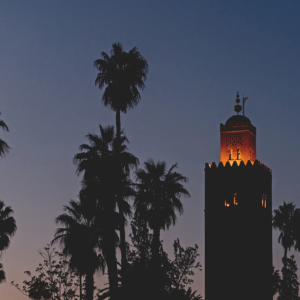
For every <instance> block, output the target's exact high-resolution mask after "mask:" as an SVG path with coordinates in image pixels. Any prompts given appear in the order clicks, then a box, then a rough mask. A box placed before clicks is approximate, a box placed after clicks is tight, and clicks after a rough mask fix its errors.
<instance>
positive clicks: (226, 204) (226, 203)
mask: <svg viewBox="0 0 300 300" xmlns="http://www.w3.org/2000/svg"><path fill="white" fill-rule="evenodd" d="M225 206H227V207H229V206H230V204H229V203H228V202H227V200H226V198H225Z"/></svg>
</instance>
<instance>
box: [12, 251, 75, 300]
mask: <svg viewBox="0 0 300 300" xmlns="http://www.w3.org/2000/svg"><path fill="white" fill-rule="evenodd" d="M39 254H40V256H41V257H42V258H43V262H42V263H40V264H39V266H38V267H37V268H36V270H35V272H36V275H32V274H31V272H30V271H26V272H24V273H25V274H26V275H27V276H29V280H25V281H23V287H22V288H21V287H20V286H19V285H18V284H15V283H14V282H13V281H12V282H11V283H12V285H14V286H15V287H16V288H17V289H18V290H19V291H20V292H21V293H22V294H23V295H25V296H27V297H28V298H30V299H35V300H46V299H51V300H78V299H79V297H78V286H79V276H78V273H76V272H74V271H73V270H72V269H71V268H70V260H69V259H67V258H66V257H65V256H64V254H63V253H60V252H57V251H55V249H54V248H50V246H47V247H45V248H44V250H43V251H39Z"/></svg>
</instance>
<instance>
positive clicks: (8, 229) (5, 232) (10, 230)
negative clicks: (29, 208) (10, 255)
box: [0, 200, 17, 283]
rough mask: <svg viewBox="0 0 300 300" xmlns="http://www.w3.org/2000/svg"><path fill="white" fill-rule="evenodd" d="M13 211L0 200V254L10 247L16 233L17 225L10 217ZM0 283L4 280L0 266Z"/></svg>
mask: <svg viewBox="0 0 300 300" xmlns="http://www.w3.org/2000/svg"><path fill="white" fill-rule="evenodd" d="M13 212H14V211H13V210H12V209H11V207H10V206H5V204H4V202H3V201H1V200H0V254H1V253H2V251H4V250H6V249H7V248H8V247H9V245H10V239H11V237H12V236H13V235H14V234H15V233H16V231H17V225H16V221H15V219H14V217H13V216H12V214H13ZM0 267H1V268H0V283H1V282H2V281H4V280H5V273H4V271H3V269H2V265H1V264H0Z"/></svg>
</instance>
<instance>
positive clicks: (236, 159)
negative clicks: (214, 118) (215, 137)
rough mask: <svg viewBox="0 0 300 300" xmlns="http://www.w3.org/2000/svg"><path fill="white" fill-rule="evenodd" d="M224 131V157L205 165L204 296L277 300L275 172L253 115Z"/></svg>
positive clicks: (235, 120) (219, 299)
mask: <svg viewBox="0 0 300 300" xmlns="http://www.w3.org/2000/svg"><path fill="white" fill-rule="evenodd" d="M238 102H239V99H238V98H237V103H238ZM235 111H236V112H237V113H239V112H240V111H241V106H240V105H239V104H237V105H236V106H235ZM220 134H221V151H220V157H221V161H220V163H219V164H218V165H217V164H216V163H212V164H211V165H210V164H206V165H205V300H253V299H255V300H272V299H273V295H272V281H271V274H272V173H271V170H270V169H269V168H268V167H266V166H265V165H264V164H262V163H261V162H259V161H258V160H256V128H255V127H254V126H253V125H252V124H251V122H250V120H249V119H248V118H246V117H245V116H242V115H238V114H237V115H235V116H232V117H230V118H229V119H228V120H227V122H226V123H225V125H223V124H221V127H220Z"/></svg>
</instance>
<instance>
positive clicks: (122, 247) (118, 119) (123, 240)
mask: <svg viewBox="0 0 300 300" xmlns="http://www.w3.org/2000/svg"><path fill="white" fill-rule="evenodd" d="M116 130H117V149H116V155H117V156H116V158H117V170H118V180H117V182H118V183H117V184H118V190H117V198H118V199H117V200H118V203H121V201H122V194H121V189H120V187H121V180H122V174H121V172H122V164H121V111H120V109H117V111H116ZM118 208H119V214H120V216H121V219H123V217H124V212H123V209H122V206H121V205H119V206H118ZM120 250H121V277H122V287H123V288H126V269H127V257H126V235H125V221H123V220H122V223H121V224H120Z"/></svg>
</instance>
